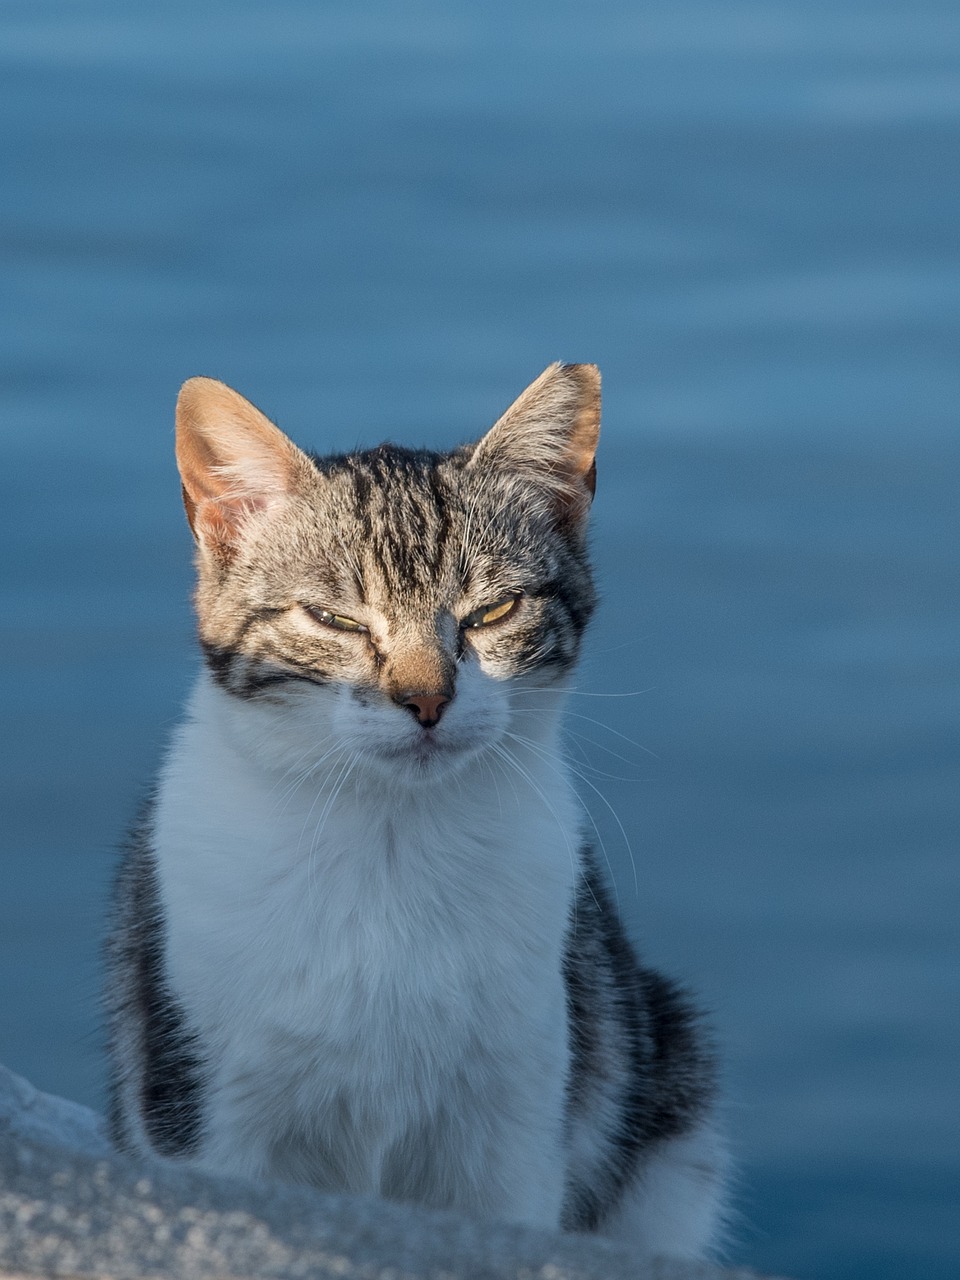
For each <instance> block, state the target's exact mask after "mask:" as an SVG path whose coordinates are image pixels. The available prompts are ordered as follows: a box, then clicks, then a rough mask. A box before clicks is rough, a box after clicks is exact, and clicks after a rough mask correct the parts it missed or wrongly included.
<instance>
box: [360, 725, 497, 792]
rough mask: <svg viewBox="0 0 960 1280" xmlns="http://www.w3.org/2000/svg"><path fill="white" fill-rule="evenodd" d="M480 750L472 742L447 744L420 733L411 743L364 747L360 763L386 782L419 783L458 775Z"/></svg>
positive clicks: (448, 742)
mask: <svg viewBox="0 0 960 1280" xmlns="http://www.w3.org/2000/svg"><path fill="white" fill-rule="evenodd" d="M480 750H481V747H480V745H479V744H478V743H476V742H470V743H459V742H451V741H449V740H444V739H440V738H435V737H433V736H432V735H431V734H429V733H424V734H421V735H420V737H419V738H416V739H414V740H413V741H408V742H402V743H390V744H379V745H377V746H375V747H368V748H367V750H366V751H365V752H364V763H365V764H367V765H369V766H370V767H371V768H372V770H373V771H374V772H376V773H377V774H378V775H379V776H381V777H383V778H386V779H389V780H390V781H394V782H399V783H404V784H410V783H417V782H421V783H422V782H426V781H434V780H441V779H443V778H448V777H451V776H452V775H453V774H455V773H459V772H460V770H461V769H463V768H464V766H465V765H467V764H468V763H469V762H470V761H471V760H475V759H476V757H477V755H478V754H479V752H480Z"/></svg>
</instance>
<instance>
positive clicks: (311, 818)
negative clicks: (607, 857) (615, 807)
mask: <svg viewBox="0 0 960 1280" xmlns="http://www.w3.org/2000/svg"><path fill="white" fill-rule="evenodd" d="M223 697H224V695H222V694H220V693H219V691H217V690H216V689H213V688H211V687H210V686H209V685H208V684H207V683H206V681H204V682H202V684H201V686H200V688H199V690H198V692H197V695H196V697H195V700H194V704H193V709H192V714H191V717H190V719H189V720H188V722H187V724H186V726H185V727H184V729H183V730H182V731H181V734H180V736H179V738H178V740H177V742H176V744H175V746H174V749H173V751H172V753H171V756H170V759H169V761H168V763H167V766H166V769H165V772H164V775H163V778H162V783H161V789H160V794H159V802H158V809H157V818H156V829H155V839H156V853H157V862H158V876H159V887H160V896H161V902H162V905H163V910H164V913H165V918H166V923H167V936H168V955H167V964H168V973H169V980H170V983H171V987H172V988H173V993H174V994H175V995H176V997H177V998H178V999H179V1000H180V1002H181V1004H182V1005H183V1007H184V1010H185V1012H186V1014H187V1017H188V1019H189V1021H190V1023H191V1025H192V1026H193V1027H194V1028H195V1029H196V1030H197V1032H198V1034H199V1038H200V1046H201V1050H202V1052H203V1054H204V1056H205V1057H206V1059H207V1061H208V1062H209V1064H210V1080H209V1087H208V1107H207V1125H206V1137H205V1141H204V1148H203V1158H204V1159H205V1161H206V1162H208V1163H210V1164H212V1165H215V1166H217V1167H218V1168H220V1169H223V1168H225V1167H226V1168H229V1169H231V1170H233V1171H234V1172H237V1173H244V1174H253V1175H257V1174H261V1173H267V1172H269V1173H273V1174H275V1175H279V1176H281V1177H284V1176H286V1177H289V1178H290V1179H291V1180H296V1181H311V1182H314V1183H316V1184H317V1185H320V1186H326V1187H330V1188H336V1189H349V1190H353V1191H375V1192H380V1193H383V1194H388V1195H393V1196H397V1197H399V1198H411V1199H413V1198H415V1199H417V1200H420V1201H421V1202H426V1203H433V1204H437V1205H456V1204H463V1205H467V1206H469V1207H471V1208H472V1209H473V1210H474V1211H476V1210H477V1209H478V1208H480V1209H481V1210H482V1209H484V1208H486V1209H488V1211H489V1212H490V1213H493V1214H499V1215H500V1216H507V1217H511V1218H516V1219H521V1220H527V1221H534V1222H539V1223H542V1224H549V1225H555V1223H556V1219H557V1214H558V1212H559V1202H560V1196H561V1190H562V1186H561V1184H562V1159H561V1157H560V1143H561V1126H562V1112H563V1089H564V1085H565V1079H566V1071H567V1039H566V1020H565V1010H564V990H563V982H562V977H561V970H560V966H561V957H562V949H563V940H564V934H565V930H566V925H567V920H568V914H569V907H570V900H571V895H572V891H573V883H574V877H575V870H576V831H577V825H578V814H577V808H576V802H575V799H574V797H573V794H572V791H571V789H570V787H569V784H568V783H567V781H566V779H565V778H564V777H563V775H562V773H561V772H559V771H558V770H557V767H556V765H555V763H553V762H552V761H550V760H548V758H547V757H546V756H545V755H544V754H542V751H536V750H534V751H529V752H526V753H525V754H524V755H523V756H522V758H520V756H519V752H518V763H519V764H520V766H521V767H520V768H517V769H514V770H511V771H510V773H509V775H508V773H507V770H506V766H505V765H504V764H503V763H501V762H487V763H485V762H484V761H482V760H480V761H475V762H473V763H472V764H471V765H470V766H469V767H468V768H466V769H464V770H462V771H461V772H460V773H458V774H456V775H455V776H453V777H448V778H446V780H445V781H443V782H439V781H436V782H433V783H430V784H424V786H422V787H420V788H417V789H412V788H408V789H406V790H400V789H393V790H391V789H389V788H387V787H385V786H384V784H383V782H382V779H377V780H375V781H371V780H370V779H369V777H367V775H365V773H364V772H363V770H362V768H357V769H356V770H355V771H354V772H353V773H352V774H350V776H345V775H344V774H343V772H342V771H341V769H334V770H332V772H331V775H330V776H329V777H327V778H323V777H321V778H320V779H319V780H318V777H317V776H316V775H311V777H310V778H309V779H305V780H302V781H300V780H297V779H296V778H294V780H293V782H291V780H290V778H289V777H286V776H284V775H277V774H273V773H270V772H267V771H265V770H264V769H263V768H262V767H261V766H260V765H258V764H256V763H254V762H253V761H252V760H251V759H250V758H249V757H248V756H247V755H246V754H244V753H243V752H241V751H239V750H238V749H237V748H236V747H235V746H234V745H232V744H231V742H230V741H229V740H228V735H227V733H226V732H225V723H226V722H225V721H223V720H222V719H221V718H219V717H218V715H217V713H216V711H217V709H216V704H217V700H218V699H222V698H223ZM531 1187H536V1188H537V1190H536V1191H535V1192H533V1191H531V1190H530V1188H531ZM478 1197H480V1200H481V1203H480V1204H479V1205H478Z"/></svg>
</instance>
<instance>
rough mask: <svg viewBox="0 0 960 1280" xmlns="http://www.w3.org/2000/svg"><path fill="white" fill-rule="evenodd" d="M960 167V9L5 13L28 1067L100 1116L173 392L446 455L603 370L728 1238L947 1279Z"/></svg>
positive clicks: (0, 937) (8, 992)
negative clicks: (556, 382) (542, 387)
mask: <svg viewBox="0 0 960 1280" xmlns="http://www.w3.org/2000/svg"><path fill="white" fill-rule="evenodd" d="M958 160H960V8H958V7H957V6H956V5H955V4H952V3H951V4H947V3H944V4H937V3H931V2H928V0H914V2H913V3H911V4H906V3H902V2H901V3H882V2H880V0H876V2H871V3H867V2H865V0H864V2H862V3H857V0H830V3H826V2H824V0H808V3H806V4H804V5H799V4H792V5H791V4H787V3H775V2H773V0H771V2H767V3H763V2H761V0H743V3H739V2H732V3H724V2H723V0H713V2H712V3H707V2H706V0H703V2H697V0H670V3H665V2H661V0H651V2H650V3H644V4H642V5H640V4H628V3H623V2H621V3H606V2H601V3H598V4H596V5H592V6H585V5H570V4H567V3H563V2H558V3H552V4H546V3H543V2H542V0H526V2H525V3H520V4H516V3H508V2H507V0H486V3H485V4H483V5H482V6H481V5H467V4H463V3H458V2H456V0H447V2H446V3H442V2H441V0H421V2H419V3H414V2H408V0H392V2H391V3H387V2H386V0H371V2H368V3H363V4H348V3H346V2H345V0H335V2H330V3H326V2H318V0H273V2H272V3H270V4H267V3H249V2H245V0H231V2H230V3H226V0H208V2H207V3H206V4H203V5H197V4H194V3H190V4H188V3H185V2H180V0H158V2H157V3H153V4H150V5H143V6H132V5H129V4H126V3H120V2H119V0H114V2H108V0H72V3H68V4H64V3H62V2H60V3H54V2H53V0H29V2H21V0H6V3H5V4H4V5H3V9H2V12H0V273H2V274H0V281H2V283H0V295H2V302H0V448H2V454H0V457H2V468H0V538H2V544H3V548H4V554H3V580H2V593H0V602H2V608H0V637H2V645H3V661H2V664H0V698H2V706H3V724H4V731H3V734H2V739H0V752H2V758H3V759H2V763H3V769H2V783H0V806H2V825H0V830H2V841H3V850H2V866H0V1060H2V1061H4V1062H5V1063H6V1064H7V1065H9V1066H10V1067H11V1068H13V1069H14V1070H16V1071H19V1072H22V1073H24V1074H26V1075H27V1076H29V1077H30V1078H31V1079H32V1080H33V1081H34V1082H35V1083H36V1084H38V1085H40V1086H41V1087H43V1088H45V1089H48V1090H53V1091H56V1092H59V1093H64V1094H66V1095H68V1096H70V1097H73V1098H77V1099H79V1100H81V1101H83V1102H87V1103H90V1104H94V1105H100V1104H101V1103H102V1099H103V1067H102V1060H101V1050H100V1037H99V1031H98V1010H97V988H98V960H97V948H98V943H99V938H100V936H101V932H102V928H103V910H104V897H105V890H106V886H107V884H108V881H109V877H110V869H111V866H112V863H113V859H114V850H115V847H116V845H117V842H118V841H119V839H120V837H121V835H122V832H123V830H124V827H125V825H126V824H127V822H128V820H129V819H130V818H131V816H132V814H133V813H134V811H135V808H136V805H137V802H138V797H139V796H140V794H141V793H142V789H143V787H144V786H145V784H146V782H147V780H148V779H149V777H150V774H151V772H152V770H153V768H154V765H155V763H156V761H157V758H158V754H159V752H160V750H161V747H162V743H163V741H164V739H165V737H166V736H167V734H168V733H169V731H170V727H171V725H172V724H173V723H175V721H176V718H177V715H178V709H179V707H180V705H181V701H182V699H183V696H184V693H185V691H186V689H187V688H188V686H189V684H190V681H191V677H192V672H193V670H194V667H195V658H194V655H193V649H192V642H191V619H190V613H189V605H188V597H189V589H190V578H191V573H190V539H189V535H188V532H187V529H186V525H185V522H184V520H183V518H182V514H181V510H180V504H179V491H178V484H177V480H176V474H175V470H174V465H173V451H172V409H173V401H174V397H175V395H176V391H177V388H178V386H179V383H180V382H181V381H182V380H183V379H184V378H185V377H187V376H189V375H191V374H195V373H204V374H210V375H213V376H217V377H221V378H223V379H225V380H226V381H228V382H231V383H233V384H234V385H236V386H237V387H238V389H240V390H241V391H243V392H244V393H245V394H247V395H248V396H249V397H250V398H251V399H253V400H254V401H255V402H257V403H258V404H260V405H261V407H262V408H264V410H265V411H267V412H268V413H269V414H270V415H271V416H273V417H276V418H277V419H278V420H279V422H280V424H281V425H282V426H283V427H284V428H285V429H286V430H288V431H289V432H290V433H291V434H292V435H293V436H294V437H295V438H296V439H297V440H299V441H300V442H301V443H303V444H304V445H306V446H308V447H313V448H316V449H319V450H321V451H322V450H326V449H332V448H344V447H350V446H352V445H354V444H356V443H358V442H361V443H365V444H373V443H377V442H378V441H379V440H381V439H383V438H386V437H393V438H396V439H399V440H401V441H403V442H406V443H422V444H427V445H449V444H452V443H454V442H458V441H460V440H462V439H465V438H468V437H470V436H471V435H473V434H478V433H480V432H481V431H482V430H483V429H484V428H485V427H486V426H487V425H489V423H490V422H492V420H493V419H494V418H495V417H496V415H497V414H498V413H499V412H500V411H501V410H502V408H503V407H504V406H505V405H506V404H507V403H508V402H509V401H510V400H511V399H512V398H513V396H514V395H515V394H516V393H517V392H519V391H520V390H521V389H522V388H523V387H524V386H525V385H526V383H527V382H529V381H530V379H531V378H532V377H534V376H535V375H536V374H537V373H538V372H539V371H540V369H541V368H542V367H543V366H544V365H545V364H546V363H548V362H549V361H550V360H553V359H556V358H560V359H565V360H593V361H596V362H598V363H599V364H600V365H601V367H602V369H603V372H604V377H605V419H604V422H605V427H604V442H603V445H602V452H601V458H600V479H599V488H598V498H597V505H596V508H595V511H596V516H595V536H594V546H595V554H596V560H597V563H598V565H599V572H600V580H601V587H602V591H603V597H604V603H603V607H602V610H601V614H600V618H599V621H598V623H597V625H596V627H595V630H594V633H593V636H592V643H591V646H590V652H589V655H588V657H587V660H586V662H585V665H584V671H583V674H582V680H581V685H580V687H581V689H582V690H583V691H585V693H586V696H582V697H576V698H574V699H572V701H571V718H570V729H571V751H572V752H573V755H574V758H575V759H580V760H581V761H582V764H583V773H584V775H585V779H584V797H585V800H586V801H587V803H588V805H589V807H590V808H591V810H592V812H593V814H594V816H595V819H596V822H597V824H598V826H599V828H600V831H601V834H602V837H603V842H604V845H605V848H606V852H607V856H608V857H609V860H610V863H611V866H612V868H613V870H614V872H615V874H616V878H617V883H618V888H619V894H620V898H621V902H622V905H623V909H624V911H625V912H626V913H627V915H628V916H629V918H630V919H631V921H632V922H633V923H634V924H635V927H636V932H637V936H638V938H640V939H642V944H641V945H642V947H643V949H644V951H645V953H646V955H647V956H648V957H650V958H651V959H653V960H655V961H656V962H657V963H659V964H661V965H663V966H664V967H665V968H667V969H669V970H670V971H672V972H673V973H674V974H676V975H677V976H680V977H682V978H683V979H684V980H686V981H687V982H689V983H690V984H691V985H692V986H693V987H695V988H696V989H697V990H699V991H700V992H702V993H703V994H704V997H705V1000H706V1002H707V1004H708V1005H709V1007H710V1009H711V1010H712V1015H713V1020H714V1024H715V1026H716V1029H717V1034H718V1037H719V1039H720V1041H721V1043H722V1045H723V1051H724V1055H725V1060H726V1063H727V1084H728V1094H729V1097H730V1107H729V1126H730V1129H731V1132H732V1134H733V1138H734V1143H735V1147H736V1151H737V1156H738V1160H739V1164H740V1193H739V1209H740V1212H741V1215H742V1220H741V1222H740V1223H739V1224H738V1225H737V1228H736V1232H735V1241H734V1245H733V1247H732V1249H731V1256H732V1257H733V1258H735V1259H736V1260H740V1261H744V1262H748V1263H751V1264H753V1265H755V1266H758V1267H762V1268H768V1269H770V1270H778V1271H782V1272H784V1273H787V1274H790V1275H792V1276H795V1277H798V1280H867V1278H869V1280H887V1278H889V1280H893V1277H897V1278H898V1280H900V1278H901V1277H904V1276H907V1275H909V1276H923V1277H924V1278H925V1280H947V1277H951V1278H952V1277H954V1276H956V1275H957V1274H958V1269H960V1213H958V1212H957V1199H958V1197H957V1188H958V1187H960V1157H958V1150H960V1097H958V1093H960V1090H958V1061H960V1019H958V1010H960V955H958V938H960V930H958V925H957V919H958V907H960V892H958V889H960V883H958V882H960V866H958V858H957V833H958V825H960V824H958V810H960V786H958V784H960V731H958V713H960V683H958V674H960V673H958V648H960V603H958V573H957V558H958V556H957V552H958V532H960V529H958V524H960V519H958V513H960V503H958V500H957V483H958V476H960V472H958V464H960V430H958V421H960V420H958V403H960V360H958V354H957V352H958V344H960V240H958V227H960V163H958ZM619 735H624V736H623V737H621V736H619ZM627 739H630V740H632V741H627ZM578 753H582V754H579V755H578ZM651 753H652V754H651ZM614 812H615V814H616V815H617V817H616V818H614V817H613V816H612V815H613V813H614ZM621 823H622V828H623V830H622V831H621V827H620V824H621ZM624 833H625V834H624ZM631 860H632V862H633V864H634V866H635V869H636V876H637V884H638V885H639V889H637V888H635V882H634V871H633V868H632V867H631ZM951 1188H952V1190H951Z"/></svg>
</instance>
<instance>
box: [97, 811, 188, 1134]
mask: <svg viewBox="0 0 960 1280" xmlns="http://www.w3.org/2000/svg"><path fill="white" fill-rule="evenodd" d="M113 906H114V927H113V930H112V932H111V935H110V938H109V939H108V942H107V968H108V971H109V977H110V1000H111V1005H112V1008H111V1010H110V1014H111V1026H110V1039H111V1042H112V1046H111V1047H112V1049H113V1053H112V1055H111V1057H112V1062H113V1070H114V1076H113V1079H112V1081H111V1105H110V1129H111V1136H112V1138H113V1140H114V1142H115V1143H116V1144H117V1146H119V1147H121V1148H129V1147H130V1146H131V1145H132V1135H131V1134H130V1133H129V1131H128V1126H127V1124H126V1123H125V1121H124V1117H123V1107H122V1105H121V1099H120V1094H121V1091H122V1090H123V1089H124V1086H129V1084H130V1082H131V1081H132V1082H133V1083H134V1084H135V1088H136V1093H137V1097H138V1105H139V1110H140V1118H141V1121H142V1123H143V1127H144V1129H145V1130H146V1133H147V1135H148V1137H149V1139H150V1142H151V1144H152V1145H153V1147H154V1148H155V1150H156V1151H157V1152H158V1153H159V1154H160V1155H164V1156H185V1155H189V1154H190V1153H191V1152H193V1151H195V1150H196V1148H197V1146H198V1144H199V1142H200V1137H201V1133H202V1127H203V1111H202V1097H203V1063H202V1061H201V1058H200V1055H199V1052H198V1051H197V1048H196V1044H195V1040H194V1037H193V1035H192V1034H191V1032H190V1030H189V1028H188V1026H187V1022H186V1018H185V1016H184V1013H183V1010H182V1008H181V1007H180V1005H179V1003H178V1002H177V1000H176V999H175V998H174V996H173V995H172V994H171V992H170V989H169V987H168V985H167V981H166V976H165V972H164V924H163V914H162V909H161V905H160V901H159V896H158V893H157V883H156V872H155V868H154V860H153V851H152V849H151V847H150V838H149V826H148V823H147V822H146V821H144V822H143V823H142V824H141V825H140V826H139V827H138V828H137V829H136V830H135V832H134V833H133V836H132V837H131V840H130V844H129V847H128V849H127V853H126V857H125V858H124V861H123V863H122V864H121V867H120V872H119V875H118V876H117V881H116V885H115V889H114V904H113ZM131 1032H132V1033H133V1035H134V1037H135V1039H136V1044H135V1045H132V1044H131V1043H130V1041H129V1037H130V1035H131ZM122 1037H127V1039H126V1040H124V1042H123V1044H121V1038H122ZM131 1051H132V1052H131ZM131 1058H132V1059H133V1060H132V1061H131Z"/></svg>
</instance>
